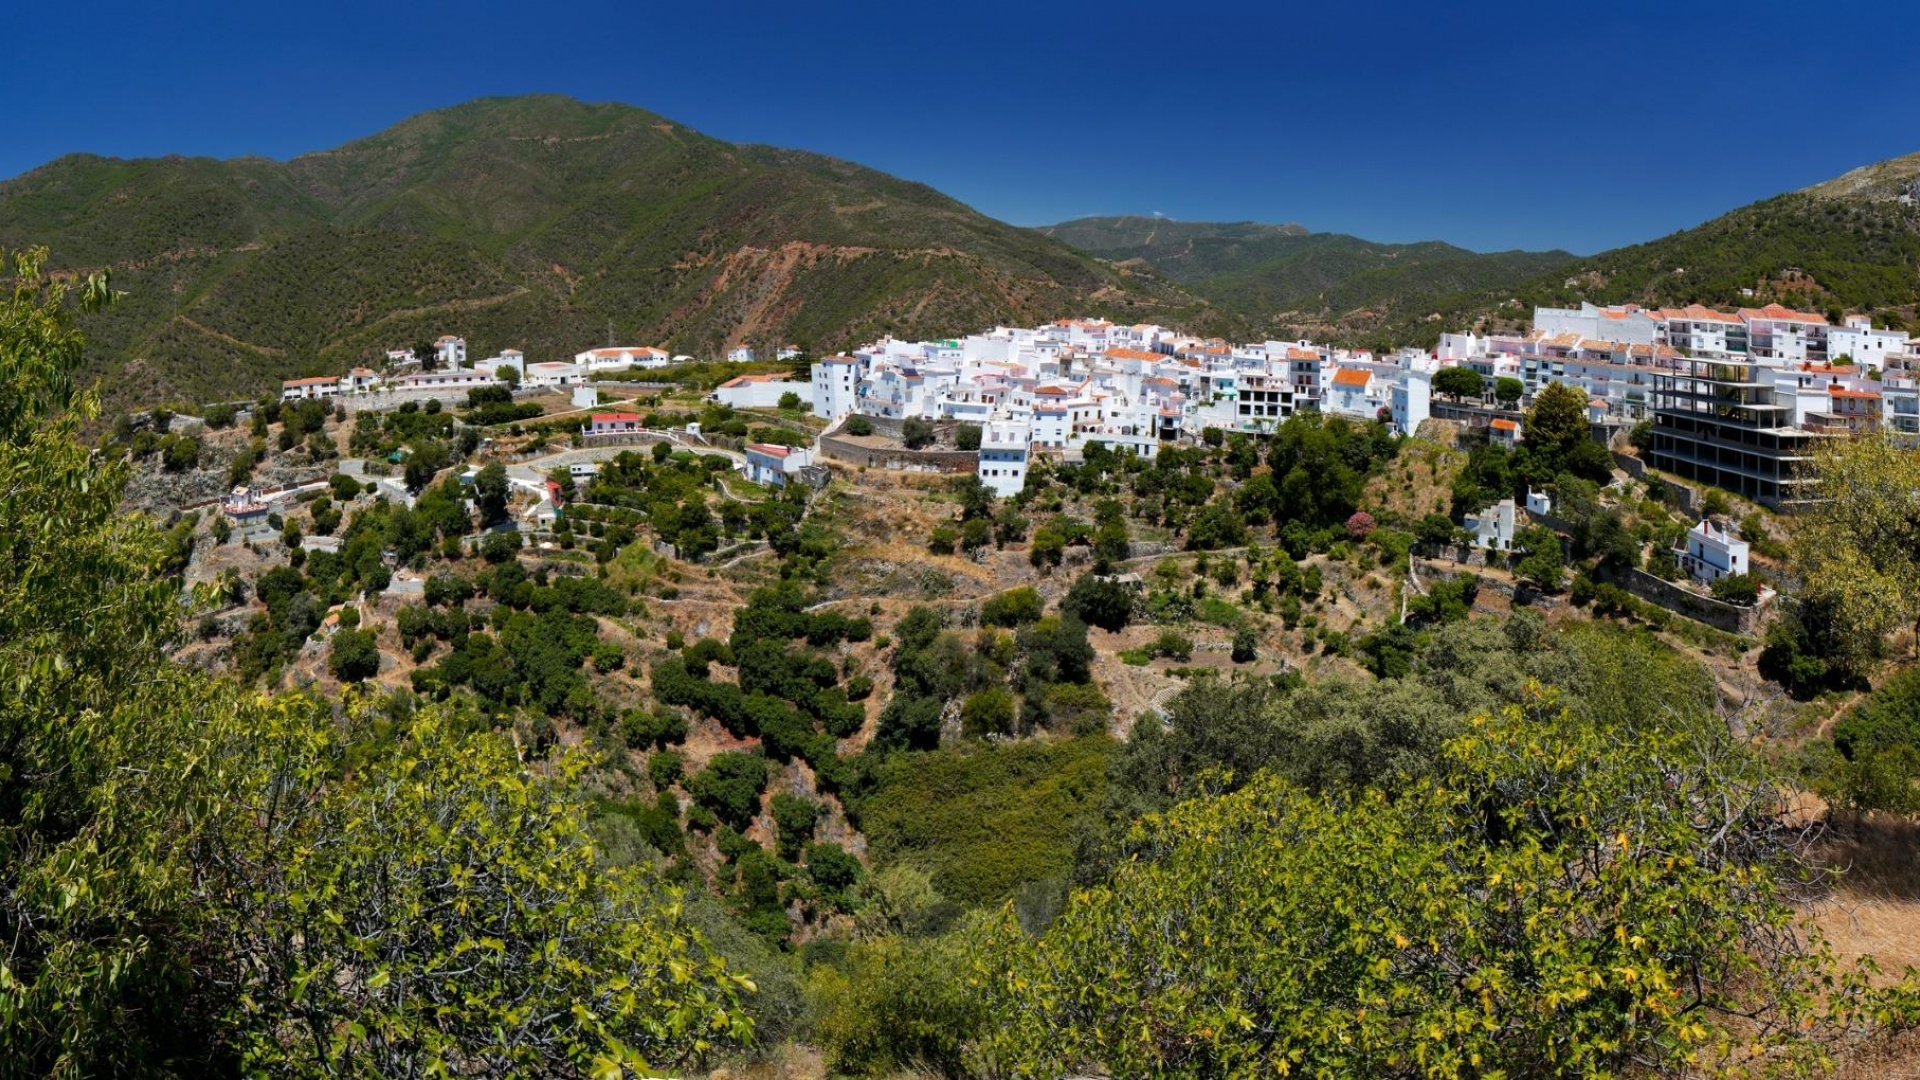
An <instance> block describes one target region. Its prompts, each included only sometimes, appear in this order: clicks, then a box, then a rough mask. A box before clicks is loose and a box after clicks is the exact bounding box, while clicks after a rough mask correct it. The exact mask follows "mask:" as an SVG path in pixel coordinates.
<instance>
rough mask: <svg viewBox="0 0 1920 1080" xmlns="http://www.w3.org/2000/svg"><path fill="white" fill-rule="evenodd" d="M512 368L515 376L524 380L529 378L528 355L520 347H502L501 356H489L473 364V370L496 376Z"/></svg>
mask: <svg viewBox="0 0 1920 1080" xmlns="http://www.w3.org/2000/svg"><path fill="white" fill-rule="evenodd" d="M508 369H512V371H513V374H514V377H515V378H517V379H519V380H520V381H522V382H525V381H526V378H527V355H526V354H525V353H523V352H521V351H520V350H519V349H502V350H500V355H499V356H489V357H487V358H486V359H485V360H482V361H480V362H478V363H476V364H474V365H473V370H475V371H480V372H485V373H486V374H488V375H492V376H493V377H495V378H499V377H500V373H501V372H502V371H505V370H508Z"/></svg>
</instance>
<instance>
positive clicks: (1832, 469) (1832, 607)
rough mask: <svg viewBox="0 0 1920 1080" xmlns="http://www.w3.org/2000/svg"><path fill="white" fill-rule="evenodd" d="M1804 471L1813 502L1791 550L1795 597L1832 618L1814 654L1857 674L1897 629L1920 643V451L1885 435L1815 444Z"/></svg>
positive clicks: (1795, 534)
mask: <svg viewBox="0 0 1920 1080" xmlns="http://www.w3.org/2000/svg"><path fill="white" fill-rule="evenodd" d="M1811 476H1812V479H1813V484H1812V485H1811V488H1812V490H1811V491H1809V492H1808V495H1809V496H1811V497H1812V498H1813V499H1815V500H1817V501H1815V502H1814V503H1813V506H1812V509H1811V512H1810V513H1808V514H1806V515H1804V516H1803V517H1802V518H1801V520H1800V522H1799V525H1798V528H1796V529H1795V530H1794V538H1793V539H1794V542H1793V547H1792V552H1793V565H1794V568H1795V569H1796V570H1798V571H1799V574H1800V577H1801V579H1802V581H1803V582H1804V586H1803V587H1802V589H1801V595H1802V598H1803V599H1804V600H1805V601H1807V602H1809V603H1810V604H1812V605H1815V606H1817V607H1819V608H1821V609H1822V610H1823V611H1824V612H1826V618H1827V619H1828V620H1829V621H1831V623H1832V624H1833V633H1831V634H1830V635H1827V636H1826V637H1825V640H1826V642H1827V643H1829V644H1830V646H1831V649H1830V654H1829V655H1826V656H1823V657H1822V658H1823V659H1830V660H1833V661H1835V662H1837V663H1838V664H1839V665H1840V666H1841V667H1843V668H1845V669H1847V670H1850V671H1859V670H1862V669H1863V668H1864V667H1865V666H1866V664H1867V663H1868V662H1869V661H1870V660H1871V659H1872V657H1873V656H1874V655H1876V654H1877V653H1878V651H1879V650H1880V648H1881V647H1882V644H1883V642H1884V641H1885V640H1886V639H1887V637H1888V636H1889V635H1891V634H1892V633H1893V632H1894V631H1896V630H1899V629H1903V628H1912V629H1914V631H1915V634H1916V637H1915V646H1916V649H1920V451H1915V450H1911V449H1907V448H1906V447H1903V446H1901V445H1898V444H1896V443H1895V442H1894V441H1893V440H1892V439H1889V438H1887V437H1885V436H1883V435H1869V436H1864V437H1861V438H1857V439H1835V440H1823V441H1822V442H1821V444H1820V446H1819V447H1818V448H1817V450H1816V452H1815V454H1814V460H1813V467H1812V470H1811Z"/></svg>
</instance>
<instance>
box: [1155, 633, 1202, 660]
mask: <svg viewBox="0 0 1920 1080" xmlns="http://www.w3.org/2000/svg"><path fill="white" fill-rule="evenodd" d="M1152 652H1153V654H1154V655H1155V656H1164V657H1167V658H1168V659H1171V660H1191V659H1193V642H1192V641H1191V640H1190V639H1189V638H1188V637H1187V636H1186V635H1185V634H1182V633H1180V632H1179V631H1178V630H1170V629H1169V630H1162V631H1160V636H1159V637H1157V638H1155V639H1154V640H1153V646H1152Z"/></svg>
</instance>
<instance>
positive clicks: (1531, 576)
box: [1513, 525, 1567, 592]
mask: <svg viewBox="0 0 1920 1080" xmlns="http://www.w3.org/2000/svg"><path fill="white" fill-rule="evenodd" d="M1513 543H1514V546H1515V547H1517V548H1520V549H1521V550H1524V551H1525V552H1526V553H1527V554H1526V556H1525V557H1524V558H1522V559H1521V560H1520V562H1519V563H1518V564H1517V565H1515V566H1514V568H1513V572H1514V573H1515V574H1517V575H1519V576H1520V577H1521V578H1522V579H1524V580H1526V581H1529V582H1531V583H1533V584H1534V585H1535V586H1537V587H1539V588H1540V589H1542V590H1544V591H1546V592H1559V591H1560V587H1561V586H1562V585H1563V584H1565V582H1566V565H1567V563H1566V555H1565V553H1564V552H1563V551H1562V550H1561V548H1560V537H1559V536H1558V535H1557V534H1555V533H1554V531H1553V530H1552V529H1549V528H1546V527H1545V526H1541V525H1535V526H1533V527H1532V528H1528V529H1522V530H1520V532H1519V534H1518V535H1516V536H1515V537H1514V538H1513Z"/></svg>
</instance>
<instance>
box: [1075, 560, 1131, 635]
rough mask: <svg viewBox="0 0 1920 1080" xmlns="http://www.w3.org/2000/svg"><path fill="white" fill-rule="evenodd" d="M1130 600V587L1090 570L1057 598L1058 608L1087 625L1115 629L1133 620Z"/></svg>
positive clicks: (1124, 627)
mask: <svg viewBox="0 0 1920 1080" xmlns="http://www.w3.org/2000/svg"><path fill="white" fill-rule="evenodd" d="M1133 600H1134V591H1133V590H1132V589H1130V588H1128V587H1127V586H1125V585H1123V584H1121V583H1119V582H1117V581H1111V580H1108V579H1106V578H1103V577H1098V576H1095V575H1093V574H1082V575H1081V576H1080V577H1079V578H1078V579H1076V580H1075V581H1074V583H1073V587H1072V588H1071V589H1068V590H1067V595H1066V597H1065V598H1064V599H1062V600H1061V601H1060V611H1061V613H1062V614H1067V615H1072V616H1074V617H1075V618H1077V619H1079V620H1080V621H1081V622H1084V623H1086V624H1087V625H1088V626H1097V627H1100V628H1101V629H1102V630H1113V631H1118V630H1124V629H1126V626H1127V624H1128V623H1129V622H1131V621H1133Z"/></svg>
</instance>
